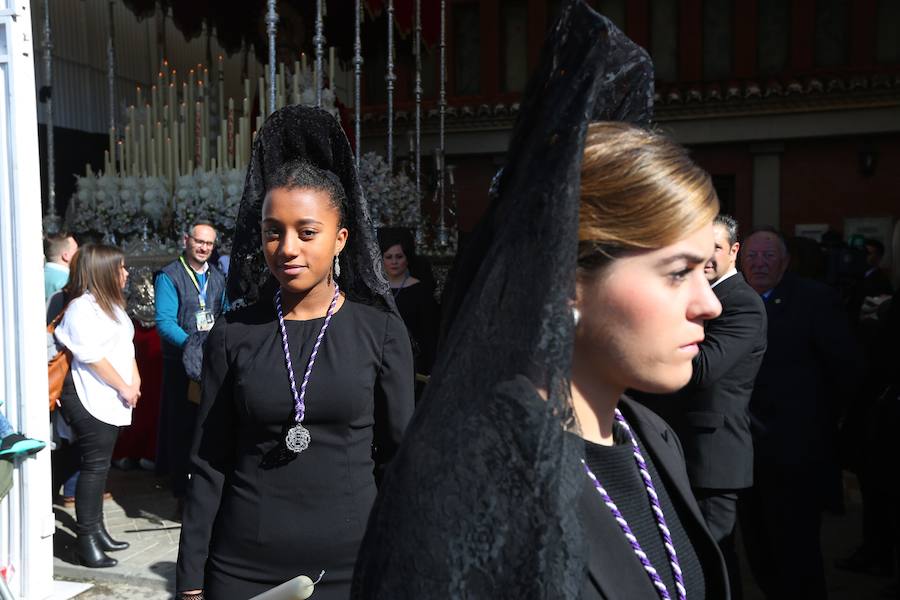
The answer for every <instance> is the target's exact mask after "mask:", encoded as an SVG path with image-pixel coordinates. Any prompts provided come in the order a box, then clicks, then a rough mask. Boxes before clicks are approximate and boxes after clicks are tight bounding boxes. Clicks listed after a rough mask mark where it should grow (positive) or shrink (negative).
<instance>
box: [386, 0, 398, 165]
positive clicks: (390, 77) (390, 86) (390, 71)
mask: <svg viewBox="0 0 900 600" xmlns="http://www.w3.org/2000/svg"><path fill="white" fill-rule="evenodd" d="M387 36H388V37H387V74H386V75H385V76H384V80H385V81H386V82H387V110H388V114H387V166H388V170H390V171H391V172H393V171H394V80H395V79H396V76H395V75H394V0H388V3H387Z"/></svg>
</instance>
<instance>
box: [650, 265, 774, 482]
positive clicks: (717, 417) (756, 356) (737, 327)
mask: <svg viewBox="0 0 900 600" xmlns="http://www.w3.org/2000/svg"><path fill="white" fill-rule="evenodd" d="M713 292H714V293H715V294H716V297H718V299H719V302H721V303H722V314H721V315H719V317H718V318H716V319H712V320H710V321H707V322H706V326H705V328H704V329H705V335H706V337H705V339H704V340H703V343H701V344H700V353H699V354H698V355H697V356H696V357H695V358H694V372H693V375H692V376H691V381H690V383H688V385H687V386H686V387H685V388H684V389H682V390H681V391H679V392H678V393H677V394H672V395H667V396H650V395H641V396H640V400H641V401H642V402H643V403H644V404H646V405H647V406H648V407H650V408H651V409H652V410H653V411H654V412H656V413H657V414H659V415H660V416H662V417H663V419H665V420H666V422H668V423H669V424H670V425H671V426H672V428H673V429H675V431H676V433H677V434H678V437H679V439H680V440H681V443H682V444H683V446H684V454H685V460H686V462H687V471H688V477H690V480H691V485H692V486H693V487H697V488H714V489H741V488H747V487H750V486H751V485H753V437H752V434H751V428H750V411H749V405H750V396H751V394H752V393H753V384H754V381H755V380H756V374H757V372H758V371H759V367H760V364H761V363H762V360H763V355H764V354H765V352H766V332H767V319H766V307H765V304H764V303H763V301H762V298H760V296H759V294H757V293H756V292H755V291H754V290H753V288H751V287H750V286H749V285H748V284H747V282H746V281H744V277H743V275H741V274H740V273H737V274H735V275H732V276H731V277H729V278H728V279H726V280H725V281H723V282H722V283H720V284H718V285H717V286H715V287H714V288H713Z"/></svg>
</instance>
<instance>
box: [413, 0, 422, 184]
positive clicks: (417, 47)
mask: <svg viewBox="0 0 900 600" xmlns="http://www.w3.org/2000/svg"><path fill="white" fill-rule="evenodd" d="M413 53H414V54H415V57H416V89H415V94H416V137H415V147H414V149H413V151H414V152H415V153H416V156H415V163H414V164H415V169H416V197H421V194H422V175H421V172H422V0H416V29H415V35H414V37H413Z"/></svg>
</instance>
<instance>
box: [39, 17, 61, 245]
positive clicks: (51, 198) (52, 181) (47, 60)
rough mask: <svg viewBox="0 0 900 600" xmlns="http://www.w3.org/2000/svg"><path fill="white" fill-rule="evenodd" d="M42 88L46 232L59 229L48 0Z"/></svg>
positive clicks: (51, 41)
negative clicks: (45, 119)
mask: <svg viewBox="0 0 900 600" xmlns="http://www.w3.org/2000/svg"><path fill="white" fill-rule="evenodd" d="M43 46H44V88H45V90H46V104H47V112H46V115H47V122H46V127H47V212H46V215H45V217H44V229H45V230H46V231H47V233H56V232H57V231H58V230H59V225H60V218H59V215H57V214H56V168H55V161H54V151H53V36H52V31H51V29H50V0H44V43H43Z"/></svg>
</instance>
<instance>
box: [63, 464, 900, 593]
mask: <svg viewBox="0 0 900 600" xmlns="http://www.w3.org/2000/svg"><path fill="white" fill-rule="evenodd" d="M107 488H108V489H109V490H110V492H112V495H113V498H112V500H107V501H106V503H105V506H104V512H105V514H106V524H107V528H108V529H109V531H110V533H111V534H112V535H113V537H115V538H116V539H122V540H127V541H129V542H131V548H129V549H128V550H126V551H124V552H115V553H111V554H112V555H113V556H115V557H116V558H118V559H119V564H118V565H117V566H115V567H113V568H111V569H88V568H86V567H82V566H79V565H78V564H77V561H76V559H75V553H74V549H73V544H74V541H75V538H74V533H73V531H72V527H73V526H74V523H75V521H74V518H75V511H74V509H64V508H61V507H54V508H55V512H56V536H55V538H54V550H55V552H54V553H55V555H56V559H55V563H54V568H55V572H56V576H57V577H58V578H60V579H66V580H71V581H86V582H90V583H93V584H94V587H92V588H91V589H90V590H88V591H86V592H84V593H82V594H81V595H79V596H78V600H113V599H114V598H115V599H121V598H127V599H131V598H134V599H135V600H164V599H169V598H171V597H172V595H171V590H173V589H174V581H175V560H176V558H177V555H178V536H179V534H180V524H179V523H178V522H177V521H173V520H172V517H174V516H175V501H174V500H173V499H172V497H171V494H170V493H169V491H168V490H167V489H166V488H165V485H164V484H163V483H162V482H161V481H160V480H158V479H157V478H156V477H155V476H154V475H153V474H152V473H148V472H146V471H140V470H134V471H120V470H118V469H115V468H113V469H112V470H111V471H110V477H109V484H108V486H107ZM845 488H846V490H847V494H846V496H847V514H846V515H842V516H836V515H828V514H827V515H826V516H825V518H824V523H823V546H824V553H825V564H826V568H827V576H828V587H829V598H830V599H831V600H879V599H881V598H883V596H881V593H880V592H881V590H882V589H883V588H884V587H885V586H887V585H888V584H889V583H890V580H889V579H887V578H884V577H873V576H865V575H859V574H855V573H848V572H846V571H840V570H837V569H834V568H833V564H834V559H835V558H838V557H843V556H846V555H847V554H849V553H850V552H851V551H852V550H853V549H854V548H855V547H856V546H857V545H858V544H859V531H860V529H859V527H860V504H859V493H858V490H857V488H856V484H855V479H854V478H852V477H849V476H848V477H847V478H846V485H845ZM744 566H745V568H744V573H745V577H744V579H745V585H744V600H763V596H762V594H761V593H760V591H759V590H758V588H756V586H755V585H754V584H753V581H752V579H751V578H750V577H749V571H748V569H747V568H746V565H744ZM798 600H805V599H798Z"/></svg>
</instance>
